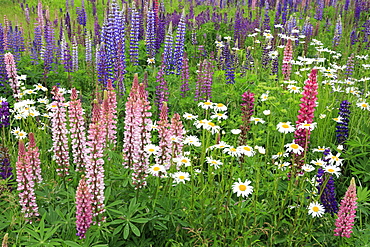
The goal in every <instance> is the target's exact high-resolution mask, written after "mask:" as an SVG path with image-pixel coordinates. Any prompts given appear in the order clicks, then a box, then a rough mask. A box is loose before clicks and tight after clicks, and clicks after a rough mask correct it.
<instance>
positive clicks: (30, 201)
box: [16, 141, 39, 223]
mask: <svg viewBox="0 0 370 247" xmlns="http://www.w3.org/2000/svg"><path fill="white" fill-rule="evenodd" d="M29 161H30V159H29V157H28V156H27V154H26V150H25V147H24V143H23V141H19V149H18V161H17V163H16V170H17V183H18V187H17V190H18V191H19V198H20V200H19V204H20V205H21V208H22V209H21V211H22V213H24V217H25V218H26V220H27V221H28V222H30V223H32V221H33V218H35V217H37V216H39V213H38V206H37V203H36V194H35V190H34V187H35V177H34V173H33V172H32V167H31V165H30V162H29Z"/></svg>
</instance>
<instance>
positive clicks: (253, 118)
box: [250, 117, 266, 124]
mask: <svg viewBox="0 0 370 247" xmlns="http://www.w3.org/2000/svg"><path fill="white" fill-rule="evenodd" d="M250 121H251V122H254V124H258V123H262V124H263V123H265V122H266V121H264V120H263V119H262V118H255V117H251V119H250Z"/></svg>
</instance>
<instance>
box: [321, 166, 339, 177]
mask: <svg viewBox="0 0 370 247" xmlns="http://www.w3.org/2000/svg"><path fill="white" fill-rule="evenodd" d="M324 170H325V172H326V173H329V174H332V175H333V174H335V175H336V176H337V177H339V175H340V171H341V169H340V167H338V166H335V165H328V166H325V167H324Z"/></svg>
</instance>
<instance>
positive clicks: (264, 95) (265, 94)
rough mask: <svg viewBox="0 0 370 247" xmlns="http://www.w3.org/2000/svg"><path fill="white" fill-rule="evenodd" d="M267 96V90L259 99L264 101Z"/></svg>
mask: <svg viewBox="0 0 370 247" xmlns="http://www.w3.org/2000/svg"><path fill="white" fill-rule="evenodd" d="M268 97H269V93H268V91H267V92H266V93H263V94H262V95H261V97H260V99H261V101H266V100H267V99H268Z"/></svg>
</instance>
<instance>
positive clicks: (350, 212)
mask: <svg viewBox="0 0 370 247" xmlns="http://www.w3.org/2000/svg"><path fill="white" fill-rule="evenodd" d="M356 200H357V195H356V183H355V179H354V178H352V179H351V184H350V185H349V187H348V189H347V191H346V194H345V195H344V198H343V199H342V201H341V202H340V207H339V212H338V218H337V219H336V221H335V226H336V227H337V228H335V229H334V232H335V233H334V236H341V237H346V238H350V237H351V233H352V228H353V225H354V223H353V222H354V221H355V217H356V208H357V206H356V204H357V202H356Z"/></svg>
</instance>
